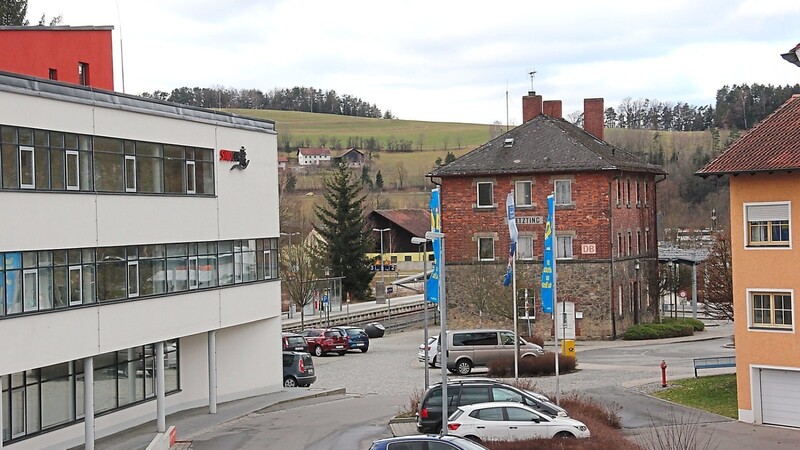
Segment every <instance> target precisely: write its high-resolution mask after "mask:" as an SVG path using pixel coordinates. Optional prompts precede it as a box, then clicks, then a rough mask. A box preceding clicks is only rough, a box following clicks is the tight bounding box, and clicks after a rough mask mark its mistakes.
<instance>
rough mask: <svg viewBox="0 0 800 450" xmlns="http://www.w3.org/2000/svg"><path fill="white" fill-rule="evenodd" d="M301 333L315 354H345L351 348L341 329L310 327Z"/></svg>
mask: <svg viewBox="0 0 800 450" xmlns="http://www.w3.org/2000/svg"><path fill="white" fill-rule="evenodd" d="M300 334H301V335H302V336H303V337H304V338H305V339H306V342H307V343H308V349H309V351H310V352H311V354H312V355H314V356H322V355H325V354H327V353H330V352H336V353H338V354H340V355H344V354H345V353H347V350H348V349H349V348H350V346H349V344H348V343H347V337H345V334H344V332H343V331H341V330H333V329H330V328H327V329H326V328H309V329H307V330H303V331H302V332H301V333H300Z"/></svg>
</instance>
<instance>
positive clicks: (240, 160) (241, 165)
mask: <svg viewBox="0 0 800 450" xmlns="http://www.w3.org/2000/svg"><path fill="white" fill-rule="evenodd" d="M219 160H220V161H229V162H235V163H236V164H234V165H233V166H231V170H233V169H239V170H244V169H247V165H248V164H250V161H248V160H247V150H246V149H245V148H244V146H242V148H240V149H239V151H238V152H235V151H233V150H226V149H224V148H223V149H221V150H220V151H219Z"/></svg>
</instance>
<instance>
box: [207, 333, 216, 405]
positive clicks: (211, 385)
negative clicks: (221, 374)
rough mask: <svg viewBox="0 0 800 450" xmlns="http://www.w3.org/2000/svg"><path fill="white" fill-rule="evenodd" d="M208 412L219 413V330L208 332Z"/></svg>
mask: <svg viewBox="0 0 800 450" xmlns="http://www.w3.org/2000/svg"><path fill="white" fill-rule="evenodd" d="M208 412H209V414H216V413H217V330H211V331H209V332H208Z"/></svg>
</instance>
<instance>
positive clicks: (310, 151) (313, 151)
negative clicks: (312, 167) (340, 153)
mask: <svg viewBox="0 0 800 450" xmlns="http://www.w3.org/2000/svg"><path fill="white" fill-rule="evenodd" d="M297 150H298V151H300V153H302V154H304V155H307V156H313V155H319V156H331V149H329V148H327V147H319V148H309V147H300V148H298V149H297Z"/></svg>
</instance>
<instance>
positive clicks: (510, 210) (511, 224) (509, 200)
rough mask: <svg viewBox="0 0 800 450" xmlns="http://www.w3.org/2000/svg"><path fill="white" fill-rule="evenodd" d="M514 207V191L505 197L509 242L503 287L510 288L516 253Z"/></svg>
mask: <svg viewBox="0 0 800 450" xmlns="http://www.w3.org/2000/svg"><path fill="white" fill-rule="evenodd" d="M515 209H516V205H515V204H514V191H511V192H509V193H508V197H506V212H507V215H506V221H507V222H508V237H509V241H510V242H511V245H510V247H511V248H510V249H509V252H508V267H506V276H505V277H504V278H503V286H511V281H512V279H513V278H514V269H513V265H512V264H513V259H514V254H515V253H516V252H517V234H518V233H517V218H516V213H515Z"/></svg>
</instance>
